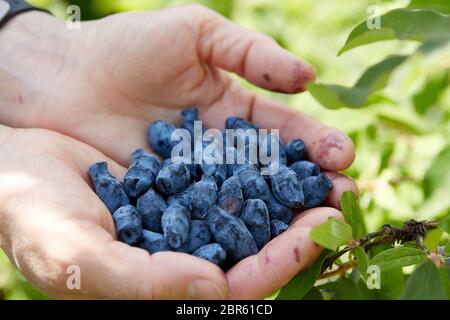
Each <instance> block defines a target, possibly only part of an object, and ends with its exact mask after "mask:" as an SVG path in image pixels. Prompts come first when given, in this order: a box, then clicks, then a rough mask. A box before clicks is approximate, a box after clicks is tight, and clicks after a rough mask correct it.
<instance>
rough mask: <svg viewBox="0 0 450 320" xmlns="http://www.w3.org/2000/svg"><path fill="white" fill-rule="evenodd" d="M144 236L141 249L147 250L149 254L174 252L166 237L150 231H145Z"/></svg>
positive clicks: (140, 245)
mask: <svg viewBox="0 0 450 320" xmlns="http://www.w3.org/2000/svg"><path fill="white" fill-rule="evenodd" d="M142 235H143V237H142V238H143V240H142V243H141V244H139V247H140V248H142V249H144V250H147V251H148V253H150V254H153V253H156V252H161V251H171V250H172V248H171V247H170V246H169V244H168V243H167V240H166V238H165V237H164V235H162V234H160V233H156V232H152V231H148V230H143V231H142Z"/></svg>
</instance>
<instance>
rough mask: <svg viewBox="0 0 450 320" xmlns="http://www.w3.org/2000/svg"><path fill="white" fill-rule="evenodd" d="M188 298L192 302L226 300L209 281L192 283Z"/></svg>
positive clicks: (189, 287)
mask: <svg viewBox="0 0 450 320" xmlns="http://www.w3.org/2000/svg"><path fill="white" fill-rule="evenodd" d="M188 296H189V299H191V300H205V299H210V300H224V299H225V296H224V294H223V292H222V291H221V290H219V288H218V287H217V286H216V285H215V284H214V283H212V282H210V281H207V280H194V281H192V282H191V283H190V284H189V286H188Z"/></svg>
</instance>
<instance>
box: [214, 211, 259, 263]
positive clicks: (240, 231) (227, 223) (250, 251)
mask: <svg viewBox="0 0 450 320" xmlns="http://www.w3.org/2000/svg"><path fill="white" fill-rule="evenodd" d="M206 222H207V223H208V227H209V230H210V231H211V234H212V236H213V239H214V240H215V242H217V243H218V244H219V245H220V246H221V247H222V248H224V249H225V251H226V253H227V257H228V259H230V260H231V261H232V262H238V261H240V260H242V259H244V258H246V257H248V256H251V255H254V254H256V253H257V252H258V248H257V246H256V242H255V239H253V236H252V234H251V233H250V231H249V230H248V229H247V227H246V226H245V224H244V222H242V220H241V219H239V218H238V217H236V216H234V215H232V214H229V213H228V212H226V211H225V210H223V209H222V208H220V207H219V206H212V207H211V208H210V209H209V211H208V214H207V216H206Z"/></svg>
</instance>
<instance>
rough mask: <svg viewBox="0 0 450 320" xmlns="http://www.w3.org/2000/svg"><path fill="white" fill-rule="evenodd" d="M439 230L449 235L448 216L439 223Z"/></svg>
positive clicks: (449, 224) (449, 222)
mask: <svg viewBox="0 0 450 320" xmlns="http://www.w3.org/2000/svg"><path fill="white" fill-rule="evenodd" d="M439 229H441V230H444V231H445V232H447V233H448V234H450V215H448V216H446V217H445V218H444V219H442V220H441V221H439Z"/></svg>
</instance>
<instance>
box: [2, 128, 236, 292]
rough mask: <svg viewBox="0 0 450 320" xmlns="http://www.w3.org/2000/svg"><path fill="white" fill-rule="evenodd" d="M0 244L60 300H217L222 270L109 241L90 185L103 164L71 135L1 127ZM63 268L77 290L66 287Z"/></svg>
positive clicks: (223, 285) (104, 214) (117, 170)
mask: <svg viewBox="0 0 450 320" xmlns="http://www.w3.org/2000/svg"><path fill="white" fill-rule="evenodd" d="M0 154H1V156H0V245H1V247H2V249H3V250H4V251H5V252H6V254H7V255H8V256H9V258H10V260H11V261H12V262H13V263H14V264H15V266H16V267H17V268H18V270H19V271H20V272H21V273H22V274H23V275H24V276H25V277H26V278H27V279H28V280H30V281H31V283H33V284H34V285H35V286H36V287H38V288H39V289H41V290H43V291H44V292H45V293H47V294H49V295H50V296H51V297H53V298H58V299H200V298H202V299H206V298H209V299H220V298H224V297H226V295H227V292H228V291H227V290H228V289H227V288H228V285H227V281H226V278H225V276H224V274H223V272H222V271H221V270H220V269H219V268H218V267H216V266H215V265H213V264H210V263H207V262H205V261H204V260H201V259H199V258H195V257H192V256H190V255H187V254H181V253H174V252H165V253H161V254H155V255H152V256H150V255H149V254H148V253H147V252H146V251H144V250H143V249H139V248H133V247H130V246H128V245H126V244H124V243H122V242H119V241H117V240H116V239H115V232H114V223H113V220H112V217H111V214H110V213H109V211H108V210H107V208H106V207H105V206H104V205H103V203H102V202H101V201H100V200H99V199H98V197H97V196H96V195H95V193H94V192H93V191H92V188H91V186H90V179H89V177H88V174H87V169H86V168H87V167H88V166H89V165H90V164H91V163H93V162H96V161H108V163H109V168H110V170H111V171H112V173H114V174H115V175H116V176H117V177H123V176H124V174H125V172H126V169H125V168H123V167H121V166H120V165H118V164H117V163H115V162H114V161H112V160H109V159H107V158H106V157H105V156H104V155H103V154H101V153H100V152H98V151H97V150H95V149H93V148H92V147H90V146H88V145H85V144H83V143H81V142H79V141H76V140H74V139H71V138H68V137H65V136H63V135H60V134H58V133H54V132H51V131H47V130H41V129H10V128H7V127H4V126H0ZM69 266H77V267H79V270H80V276H81V278H80V280H81V282H80V285H81V288H80V290H77V289H73V290H70V289H69V287H68V286H67V284H66V283H67V279H68V277H69V276H70V274H68V273H67V271H68V267H69Z"/></svg>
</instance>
